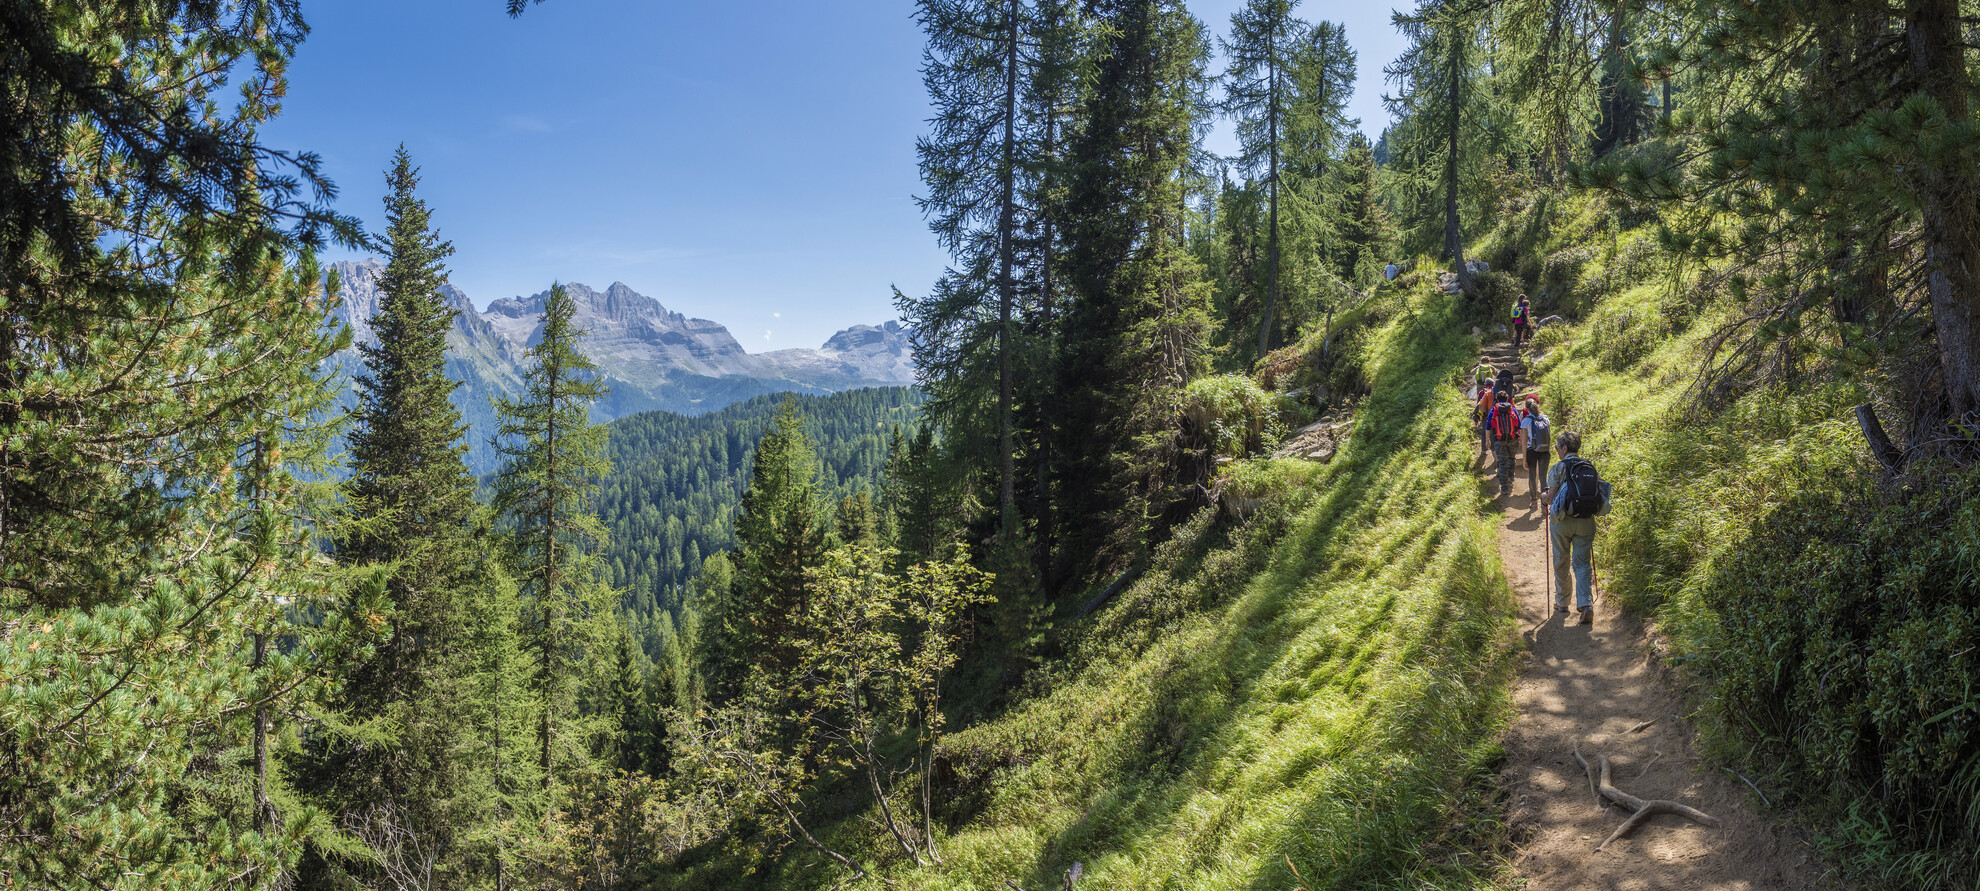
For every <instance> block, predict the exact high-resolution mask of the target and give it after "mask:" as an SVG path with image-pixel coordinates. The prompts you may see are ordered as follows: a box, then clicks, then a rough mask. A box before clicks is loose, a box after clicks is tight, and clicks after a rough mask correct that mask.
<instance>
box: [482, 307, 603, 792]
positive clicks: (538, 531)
mask: <svg viewBox="0 0 1980 891" xmlns="http://www.w3.org/2000/svg"><path fill="white" fill-rule="evenodd" d="M576 312H577V305H576V303H575V302H573V301H572V300H571V298H570V295H569V294H568V293H567V292H566V291H565V290H564V287H563V285H562V284H553V285H552V286H551V287H550V295H549V296H548V297H547V298H545V299H544V302H543V326H542V329H541V331H540V332H539V333H538V335H537V337H538V340H537V344H536V346H534V347H531V348H530V358H531V359H533V360H534V362H533V364H532V365H531V366H530V368H529V370H528V371H527V372H526V373H525V375H524V379H523V392H522V394H521V396H520V397H519V398H516V399H508V398H499V399H497V400H496V414H497V416H498V417H500V418H501V422H502V426H501V430H500V433H499V437H500V439H499V441H498V442H497V445H496V449H497V451H498V453H499V454H501V455H502V456H503V457H505V458H506V459H507V461H506V462H505V463H504V465H503V467H502V470H501V473H500V475H499V476H498V477H497V478H496V481H495V505H494V506H495V510H496V512H497V513H498V514H499V515H500V517H501V518H502V520H503V521H504V522H505V523H506V525H507V530H506V531H507V533H508V544H509V547H508V558H509V565H510V568H511V572H512V573H513V574H514V575H515V578H516V580H517V582H518V584H519V586H520V587H521V589H522V594H523V600H524V603H525V606H526V609H527V614H528V618H527V621H526V622H525V623H524V627H525V629H526V630H525V645H526V647H527V649H528V651H529V654H530V659H531V661H532V663H533V668H534V671H533V674H532V676H531V685H532V692H533V693H534V695H535V700H536V702H535V706H536V712H537V727H536V735H537V770H538V771H539V772H540V774H541V775H540V776H539V777H538V780H539V782H540V783H541V784H542V788H543V790H544V792H545V793H546V794H550V795H551V796H552V801H553V802H554V800H555V795H554V790H555V788H556V786H557V778H558V776H559V775H560V774H561V773H562V772H563V771H564V770H565V769H566V768H567V767H568V766H569V765H570V764H571V763H573V762H577V761H581V760H583V759H584V758H586V757H587V754H586V753H588V752H589V750H590V748H591V745H590V740H589V739H588V738H587V737H588V736H589V735H591V734H592V733H595V732H596V731H595V728H594V729H592V730H589V731H587V730H585V729H583V728H582V727H576V726H570V725H574V724H576V723H577V717H578V716H577V699H578V695H579V691H580V684H581V681H582V680H583V665H584V664H585V662H586V660H589V659H598V660H602V659H605V658H607V653H608V651H609V647H610V645H611V644H612V643H613V641H612V639H611V637H610V631H611V629H610V627H609V625H610V621H611V620H612V619H613V618H614V617H615V616H616V613H615V612H614V611H613V610H612V602H613V597H614V595H613V593H612V591H611V589H610V588H608V587H607V586H606V585H605V584H604V583H603V582H602V580H601V578H600V576H601V572H602V568H601V566H600V562H599V558H598V551H599V549H600V548H601V547H602V546H603V545H604V542H605V529H604V527H603V526H602V525H600V524H599V522H598V517H597V514H596V513H595V511H594V508H593V505H592V501H593V499H594V496H595V495H596V493H597V490H598V480H599V478H600V477H603V476H604V475H606V474H608V473H610V472H611V462H610V461H609V460H608V459H607V458H606V457H605V428H603V427H600V426H597V425H595V424H593V423H591V418H590V412H591V406H592V404H593V403H594V402H596V401H597V400H598V399H600V398H602V397H603V396H605V395H606V394H607V393H609V392H610V391H609V388H608V387H607V386H606V385H605V383H604V382H603V381H602V380H600V379H599V377H598V370H597V366H596V365H594V364H593V363H592V362H591V360H590V359H588V358H586V357H585V356H584V354H583V353H580V352H578V348H577V344H578V338H580V337H581V336H583V335H582V332H580V331H578V330H577V329H576V328H575V327H574V326H573V325H572V322H571V319H572V317H573V316H574V315H575V314H576ZM574 731H575V732H574Z"/></svg>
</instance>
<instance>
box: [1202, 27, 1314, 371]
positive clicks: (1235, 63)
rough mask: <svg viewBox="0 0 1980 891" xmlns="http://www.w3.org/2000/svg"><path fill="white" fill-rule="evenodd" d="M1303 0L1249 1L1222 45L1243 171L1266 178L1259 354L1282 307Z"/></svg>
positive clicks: (1227, 103) (1228, 108)
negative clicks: (1282, 195) (1283, 165)
mask: <svg viewBox="0 0 1980 891" xmlns="http://www.w3.org/2000/svg"><path fill="white" fill-rule="evenodd" d="M1298 5H1299V0H1250V2H1248V3H1246V4H1245V6H1244V8H1243V9H1241V10H1238V11H1237V13H1235V14H1233V15H1232V16H1231V36H1230V38H1228V39H1224V40H1222V41H1221V42H1222V46H1223V50H1224V55H1225V56H1226V57H1228V58H1229V59H1230V67H1229V69H1228V70H1226V71H1225V72H1224V103H1223V110H1224V112H1225V113H1226V114H1229V115H1230V116H1231V117H1232V119H1233V120H1234V121H1235V122H1236V124H1237V140H1238V155H1237V164H1238V167H1239V168H1240V169H1242V170H1244V171H1245V172H1246V173H1247V174H1251V175H1257V174H1258V173H1259V171H1260V170H1261V169H1262V170H1263V171H1264V174H1265V179H1264V187H1265V215H1266V223H1265V225H1266V256H1265V264H1266V287H1265V302H1264V306H1263V308H1262V310H1261V313H1260V318H1259V323H1258V355H1259V356H1260V357H1263V356H1264V355H1265V354H1266V353H1268V352H1271V349H1272V342H1273V338H1272V332H1273V320H1274V317H1275V313H1276V311H1277V310H1278V306H1279V300H1280V296H1279V279H1280V271H1281V270H1280V267H1281V263H1280V257H1279V246H1280V238H1279V190H1280V187H1281V185H1282V184H1283V180H1282V179H1281V177H1280V175H1279V173H1280V171H1279V166H1280V159H1281V155H1282V154H1283V151H1284V149H1285V142H1286V137H1287V136H1288V135H1289V133H1290V130H1291V126H1290V121H1289V118H1290V117H1291V116H1292V114H1293V110H1294V105H1295V102H1294V94H1295V90H1296V82H1295V78H1294V70H1295V68H1296V66H1297V58H1298V54H1299V51H1300V47H1301V44H1302V43H1303V42H1304V38H1305V32H1306V30H1307V25H1306V23H1305V22H1303V21H1301V20H1299V19H1297V18H1294V17H1293V9H1294V7H1297V6H1298Z"/></svg>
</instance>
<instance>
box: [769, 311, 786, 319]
mask: <svg viewBox="0 0 1980 891" xmlns="http://www.w3.org/2000/svg"><path fill="white" fill-rule="evenodd" d="M783 317H784V314H783V313H780V312H773V313H771V314H770V318H773V319H781V318H783Z"/></svg>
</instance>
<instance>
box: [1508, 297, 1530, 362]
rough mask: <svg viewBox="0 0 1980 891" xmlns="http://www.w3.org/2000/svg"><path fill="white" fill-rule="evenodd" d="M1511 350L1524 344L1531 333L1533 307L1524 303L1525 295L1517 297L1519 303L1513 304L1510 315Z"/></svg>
mask: <svg viewBox="0 0 1980 891" xmlns="http://www.w3.org/2000/svg"><path fill="white" fill-rule="evenodd" d="M1512 328H1513V349H1519V345H1520V344H1522V343H1525V342H1526V338H1527V337H1528V336H1529V335H1530V334H1532V332H1533V307H1532V306H1531V305H1530V304H1528V303H1527V302H1526V295H1525V294H1521V295H1519V302H1518V303H1515V304H1513V315H1512Z"/></svg>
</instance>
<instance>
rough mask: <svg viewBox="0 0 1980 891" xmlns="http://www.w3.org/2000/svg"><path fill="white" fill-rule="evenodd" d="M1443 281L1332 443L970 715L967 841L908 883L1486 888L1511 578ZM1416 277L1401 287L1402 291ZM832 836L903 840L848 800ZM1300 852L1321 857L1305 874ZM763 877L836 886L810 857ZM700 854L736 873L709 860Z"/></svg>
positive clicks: (898, 873) (1261, 475) (1186, 531)
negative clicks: (1342, 439) (1055, 665)
mask: <svg viewBox="0 0 1980 891" xmlns="http://www.w3.org/2000/svg"><path fill="white" fill-rule="evenodd" d="M1428 291H1429V289H1423V292H1421V293H1416V294H1413V295H1412V296H1411V297H1410V298H1409V303H1410V305H1409V306H1407V307H1405V308H1401V309H1400V311H1398V312H1395V313H1393V315H1394V317H1393V318H1392V319H1390V320H1388V321H1387V322H1386V324H1385V326H1384V327H1383V328H1382V329H1381V330H1380V331H1379V332H1377V333H1376V334H1375V335H1374V336H1372V337H1370V338H1367V339H1365V340H1364V341H1363V342H1362V343H1361V344H1360V347H1359V348H1360V349H1361V350H1362V352H1363V353H1364V355H1363V359H1364V361H1365V363H1366V366H1367V373H1368V377H1369V380H1370V381H1371V383H1372V395H1371V396H1370V397H1369V398H1368V399H1367V400H1365V401H1364V402H1363V403H1362V405H1361V406H1360V408H1359V411H1358V413H1357V422H1356V425H1355V430H1354V433H1353V435H1352V436H1351V437H1350V438H1349V440H1348V441H1347V443H1346V444H1345V445H1344V447H1343V449H1342V451H1341V453H1340V455H1339V456H1338V457H1337V458H1336V459H1335V460H1334V461H1333V462H1331V463H1329V464H1326V465H1314V464H1308V463H1305V462H1292V461H1268V460H1263V459H1261V460H1257V461H1253V462H1243V463H1242V464H1240V465H1237V467H1238V468H1239V469H1238V470H1237V471H1236V475H1237V477H1238V479H1237V480H1236V481H1235V482H1234V485H1236V486H1238V487H1241V488H1249V489H1251V490H1252V491H1254V492H1260V493H1270V497H1268V498H1267V499H1266V502H1265V507H1263V508H1262V509H1260V510H1259V511H1258V513H1257V514H1255V515H1254V516H1252V517H1251V518H1249V519H1248V520H1247V521H1246V522H1244V523H1242V524H1233V523H1229V522H1223V521H1214V518H1213V517H1212V516H1211V515H1209V514H1207V513H1206V514H1205V515H1202V516H1200V517H1198V518H1197V520H1196V521H1195V522H1192V523H1191V524H1189V525H1187V526H1186V527H1184V528H1183V529H1181V530H1179V533H1178V534H1177V535H1176V537H1175V538H1174V539H1173V540H1172V541H1171V542H1170V543H1169V544H1168V545H1166V546H1165V547H1164V548H1163V549H1162V552H1161V553H1160V554H1159V555H1158V556H1157V559H1156V560H1155V566H1154V568H1153V569H1151V570H1150V571H1149V572H1148V573H1147V574H1146V575H1145V576H1144V577H1143V578H1142V579H1141V580H1140V581H1138V582H1137V583H1136V584H1135V585H1133V586H1132V587H1131V588H1130V589H1129V590H1128V591H1126V592H1124V593H1123V594H1122V595H1121V596H1120V597H1118V598H1117V599H1116V600H1115V601H1114V602H1113V603H1112V604H1110V605H1109V606H1108V607H1107V608H1106V609H1104V610H1103V611H1102V612H1101V613H1099V614H1098V615H1096V617H1095V618H1094V619H1092V620H1090V625H1089V627H1088V628H1086V629H1084V631H1083V633H1082V634H1081V635H1080V640H1079V641H1078V642H1077V643H1076V644H1075V645H1074V646H1073V648H1072V650H1073V652H1072V654H1071V656H1070V658H1069V659H1067V660H1066V661H1065V663H1064V664H1065V665H1068V666H1076V668H1068V669H1064V672H1063V674H1062V675H1061V676H1059V677H1058V678H1056V679H1055V681H1054V682H1053V683H1052V684H1050V685H1049V689H1048V690H1047V691H1046V692H1044V693H1042V694H1040V695H1038V696H1037V697H1035V698H1033V699H1031V700H1028V701H1027V702H1025V703H1024V704H1022V705H1020V706H1018V707H1016V708H1014V709H1013V710H1012V711H1011V712H1010V713H1009V714H1007V715H1006V716H1004V717H1002V718H1000V719H998V720H995V721H993V722H990V723H987V724H985V725H981V726H977V727H973V728H970V729H967V730H964V731H962V732H959V733H957V734H955V735H953V736H951V737H949V738H948V739H947V741H946V742H945V745H944V750H945V752H946V754H947V760H948V762H949V764H951V765H952V766H953V767H954V768H955V771H956V777H957V778H956V780H955V782H954V783H953V784H952V788H951V791H952V793H953V794H954V796H955V797H954V799H953V801H952V803H951V818H952V819H951V825H952V827H953V832H952V833H950V834H949V835H948V837H946V838H944V839H943V844H942V853H943V855H944V857H945V859H946V861H947V862H946V863H945V865H943V866H940V867H929V868H914V867H911V866H910V865H908V864H905V863H903V862H900V861H898V860H896V861H895V862H893V863H891V864H888V865H885V866H884V867H883V868H882V870H881V871H882V873H883V874H884V875H886V876H887V878H889V879H890V880H892V881H893V882H895V883H897V884H898V885H899V886H900V887H906V888H990V887H1004V885H1003V882H1004V881H1005V880H1007V879H1008V880H1013V881H1016V882H1017V883H1018V884H1020V885H1021V886H1023V887H1026V888H1038V887H1057V886H1058V884H1059V873H1060V872H1061V871H1062V870H1064V869H1065V868H1066V867H1068V866H1070V865H1071V864H1072V863H1073V862H1074V861H1082V862H1084V864H1085V867H1086V871H1085V874H1086V876H1087V880H1088V881H1090V882H1092V883H1093V885H1094V886H1095V887H1110V888H1179V889H1180V888H1188V889H1220V888H1268V887H1269V888H1285V887H1290V886H1292V885H1294V884H1296V883H1298V882H1300V881H1301V880H1302V879H1303V881H1304V882H1305V884H1307V885H1308V886H1309V887H1316V888H1325V887H1355V888H1364V887H1382V886H1393V887H1404V886H1407V887H1424V886H1426V885H1427V886H1436V887H1476V886H1481V885H1486V884H1489V883H1491V882H1492V881H1494V880H1495V877H1496V876H1497V875H1498V872H1499V865H1498V864H1497V863H1496V862H1494V861H1491V860H1489V859H1485V858H1478V857H1476V856H1473V855H1470V854H1467V853H1466V852H1467V851H1477V850H1488V849H1495V848H1496V846H1497V832H1498V824H1497V822H1496V821H1497V819H1498V808H1497V806H1496V804H1493V803H1491V802H1489V800H1488V798H1489V795H1488V794H1487V793H1486V792H1485V791H1484V790H1485V789H1487V788H1488V787H1489V782H1488V779H1487V778H1488V777H1489V768H1488V765H1489V763H1490V762H1491V761H1492V760H1493V758H1494V757H1495V755H1496V753H1497V747H1496V742H1495V740H1496V738H1497V736H1498V730H1499V728H1500V727H1502V726H1503V721H1504V720H1505V718H1506V717H1507V709H1508V704H1507V700H1506V689H1507V680H1508V676H1509V672H1510V670H1511V669H1512V659H1511V658H1510V657H1511V654H1512V652H1513V651H1514V650H1513V640H1512V637H1511V634H1510V631H1509V622H1510V602H1509V599H1508V595H1507V593H1506V588H1505V585H1504V582H1503V577H1502V575H1501V572H1500V569H1499V566H1498V560H1497V551H1496V548H1495V546H1494V541H1493V531H1492V529H1491V527H1490V526H1489V525H1488V524H1487V523H1485V522H1484V521H1483V520H1482V519H1481V513H1480V510H1479V508H1480V506H1481V502H1480V496H1479V494H1478V492H1479V490H1478V487H1477V485H1476V483H1475V482H1474V480H1473V478H1472V475H1471V473H1470V471H1469V461H1470V458H1471V440H1470V437H1469V436H1468V434H1467V432H1466V425H1467V421H1468V416H1467V415H1466V410H1465V406H1464V405H1463V404H1462V400H1461V399H1460V397H1459V395H1458V394H1457V393H1456V391H1455V389H1454V388H1453V387H1451V386H1450V385H1449V382H1450V381H1451V380H1453V379H1454V376H1455V375H1456V373H1457V372H1458V371H1459V370H1460V369H1462V368H1464V367H1466V366H1468V365H1469V363H1470V362H1471V360H1472V358H1473V356H1474V347H1473V345H1472V343H1471V341H1470V340H1469V338H1467V337H1465V336H1464V335H1463V334H1461V333H1460V331H1461V329H1463V328H1464V327H1465V326H1463V325H1461V324H1460V323H1459V320H1458V318H1457V312H1458V309H1457V307H1456V306H1454V305H1453V302H1452V301H1451V300H1450V299H1449V298H1446V297H1444V296H1443V295H1441V294H1432V293H1428ZM1399 302H1400V301H1399ZM832 835H833V836H834V838H835V843H836V844H839V845H843V846H846V847H850V848H855V849H859V850H861V851H862V852H863V853H866V854H867V855H868V856H880V852H881V851H883V850H884V844H883V843H882V841H881V839H880V838H878V837H877V836H876V834H875V833H874V832H873V830H872V829H871V827H870V826H862V825H861V824H859V823H858V821H847V822H845V823H842V824H841V825H839V826H838V827H836V828H834V829H833V830H832ZM1293 867H1296V868H1297V870H1298V873H1299V876H1300V878H1295V876H1294V873H1293V872H1292V868H1293ZM769 872H770V873H771V874H759V875H758V876H757V877H755V879H754V881H755V882H757V883H759V884H761V885H762V886H765V887H771V886H781V887H792V886H824V885H829V884H832V883H833V882H835V881H836V880H837V879H838V878H839V877H840V874H839V873H838V872H837V871H836V870H834V869H830V868H827V865H826V864H824V863H823V861H821V860H819V859H817V858H815V857H814V856H812V855H810V854H808V853H806V852H802V851H799V850H797V849H791V856H788V857H785V858H784V859H783V860H782V862H781V863H779V864H777V865H775V866H771V867H769ZM701 878H702V880H703V881H709V880H714V879H715V877H714V876H713V875H704V876H702V877H701Z"/></svg>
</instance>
